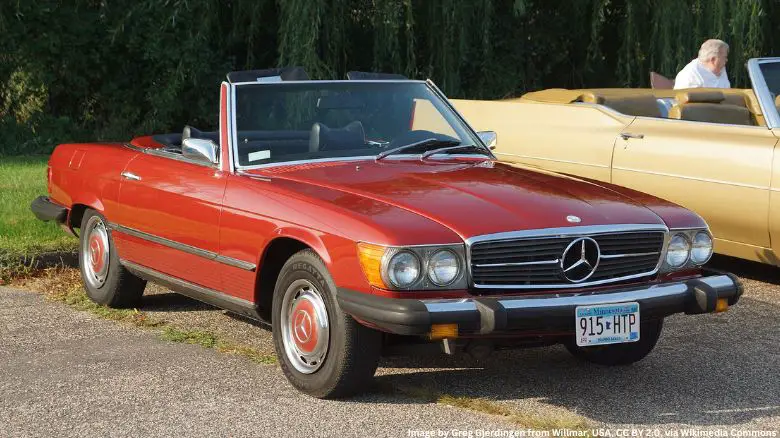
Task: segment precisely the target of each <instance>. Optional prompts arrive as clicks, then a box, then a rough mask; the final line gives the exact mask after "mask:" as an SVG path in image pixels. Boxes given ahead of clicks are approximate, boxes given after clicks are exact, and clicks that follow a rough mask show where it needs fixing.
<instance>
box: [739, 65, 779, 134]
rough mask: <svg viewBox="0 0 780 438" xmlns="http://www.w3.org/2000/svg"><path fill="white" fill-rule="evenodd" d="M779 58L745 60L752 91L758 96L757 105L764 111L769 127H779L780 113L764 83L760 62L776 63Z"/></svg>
mask: <svg viewBox="0 0 780 438" xmlns="http://www.w3.org/2000/svg"><path fill="white" fill-rule="evenodd" d="M778 62H780V58H753V59H751V60H749V61H748V62H747V69H748V75H749V76H750V82H751V83H752V84H753V91H754V92H755V94H756V97H757V98H758V106H760V107H761V112H762V113H764V114H763V115H764V120H766V126H767V128H769V129H774V128H778V127H780V114H778V111H777V108H776V107H775V101H774V99H772V93H771V92H770V91H769V86H768V85H767V84H766V79H764V74H763V73H762V72H761V67H760V66H761V64H769V63H778Z"/></svg>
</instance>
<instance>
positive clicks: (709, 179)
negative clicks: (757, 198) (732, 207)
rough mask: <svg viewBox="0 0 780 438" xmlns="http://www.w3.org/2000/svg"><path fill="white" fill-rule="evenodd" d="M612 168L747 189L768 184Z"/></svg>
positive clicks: (620, 167)
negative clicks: (760, 184)
mask: <svg viewBox="0 0 780 438" xmlns="http://www.w3.org/2000/svg"><path fill="white" fill-rule="evenodd" d="M612 169H613V170H624V171H626V172H636V173H646V174H648V175H657V176H668V177H671V178H680V179H687V180H690V181H702V182H708V183H714V184H725V185H729V186H735V187H746V188H749V189H759V190H768V189H769V187H768V186H757V185H754V184H745V183H738V182H731V181H723V180H718V179H711V178H699V177H693V176H685V175H678V174H675V173H666V172H655V171H650V170H640V169H632V168H630V167H622V166H613V168H612Z"/></svg>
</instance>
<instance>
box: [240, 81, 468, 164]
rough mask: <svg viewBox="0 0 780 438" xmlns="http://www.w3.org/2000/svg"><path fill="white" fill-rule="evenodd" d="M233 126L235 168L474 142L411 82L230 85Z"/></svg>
mask: <svg viewBox="0 0 780 438" xmlns="http://www.w3.org/2000/svg"><path fill="white" fill-rule="evenodd" d="M236 129H237V136H236V140H237V141H236V152H237V154H236V155H237V158H238V165H239V166H241V167H246V166H257V165H262V164H268V163H277V162H284V161H298V160H310V159H320V158H336V157H357V156H376V155H379V154H381V153H382V152H385V151H389V150H392V149H395V148H399V147H401V146H406V145H410V144H413V143H419V146H410V147H408V148H403V152H402V153H404V154H408V153H414V154H420V153H423V152H425V151H427V150H430V149H434V148H440V147H441V146H442V145H447V146H451V145H463V146H469V145H477V144H479V143H478V140H477V139H476V138H474V136H473V134H472V133H471V131H470V129H469V128H468V127H467V126H465V125H464V124H463V123H462V122H461V121H460V119H459V118H458V117H457V115H456V114H454V113H453V112H452V110H451V109H450V108H449V107H448V106H447V104H446V103H445V102H443V101H442V100H441V99H440V98H439V97H438V96H437V95H436V94H435V93H434V92H433V91H432V90H431V89H430V88H429V87H428V86H427V84H425V83H422V82H413V81H398V82H390V81H388V82H383V81H372V82H346V81H345V82H289V83H274V84H241V85H237V86H236ZM429 139H433V140H430V141H428V140H429ZM461 152H462V153H468V152H469V149H468V148H467V147H464V148H463V150H462V151H461ZM471 152H473V150H472V151H471Z"/></svg>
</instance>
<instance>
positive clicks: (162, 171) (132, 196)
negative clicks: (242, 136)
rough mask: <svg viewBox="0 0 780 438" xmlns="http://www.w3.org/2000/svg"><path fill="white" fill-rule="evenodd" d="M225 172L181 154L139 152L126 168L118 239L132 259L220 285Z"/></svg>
mask: <svg viewBox="0 0 780 438" xmlns="http://www.w3.org/2000/svg"><path fill="white" fill-rule="evenodd" d="M226 175H227V173H226V172H224V171H222V170H221V169H218V168H217V167H215V166H211V165H208V164H205V163H203V164H200V163H197V162H194V161H187V160H185V159H183V158H182V157H181V156H180V154H174V153H166V152H153V153H145V154H139V155H138V156H137V157H136V159H134V160H133V161H132V162H131V163H130V164H129V165H128V166H127V167H126V168H125V170H124V171H123V172H122V182H121V185H120V188H119V209H118V211H119V212H118V214H117V215H115V218H116V224H112V225H113V226H114V232H113V233H112V234H113V236H114V240H115V242H116V244H117V248H118V250H119V254H121V256H122V257H123V258H125V259H127V260H129V261H131V262H133V263H137V264H140V265H142V266H145V267H147V268H151V269H154V270H156V271H159V272H161V273H163V274H167V275H169V276H172V277H176V278H179V279H182V280H186V281H188V282H191V283H195V284H198V285H201V286H205V287H208V288H211V289H216V290H219V289H220V286H221V277H220V272H221V271H220V263H219V262H218V261H217V259H216V258H217V256H218V253H219V221H220V215H221V211H222V199H223V196H224V193H225V185H226V181H227V178H226Z"/></svg>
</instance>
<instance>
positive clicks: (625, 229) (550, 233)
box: [466, 224, 669, 290]
mask: <svg viewBox="0 0 780 438" xmlns="http://www.w3.org/2000/svg"><path fill="white" fill-rule="evenodd" d="M644 231H657V232H663V233H664V238H663V246H662V247H661V254H664V253H666V247H667V245H668V244H669V228H668V227H667V226H666V225H659V224H615V225H583V226H575V227H560V228H542V229H536V230H524V231H509V232H505V233H495V234H484V235H481V236H473V237H470V238H468V239H466V266H467V267H468V274H469V278H470V279H471V285H472V287H474V288H475V289H516V290H520V289H523V290H533V289H548V290H549V289H574V288H582V287H588V286H598V285H602V284H609V283H616V282H620V281H626V280H633V279H636V278H642V277H647V276H650V275H655V274H656V273H657V272H658V271H659V270H660V269H661V265H662V263H663V257H660V256H659V257H658V262H657V263H656V265H655V268H654V269H653V270H652V271H648V272H643V273H640V274H634V275H627V276H623V277H618V278H609V279H605V280H595V281H585V282H581V283H571V284H556V285H550V284H537V285H523V284H507V285H482V284H477V283H475V282H474V281H473V279H474V276H473V273H472V264H471V247H472V245H474V244H475V243H480V242H490V241H502V240H512V239H534V238H543V237H593V236H597V235H599V234H614V233H630V232H644Z"/></svg>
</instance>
